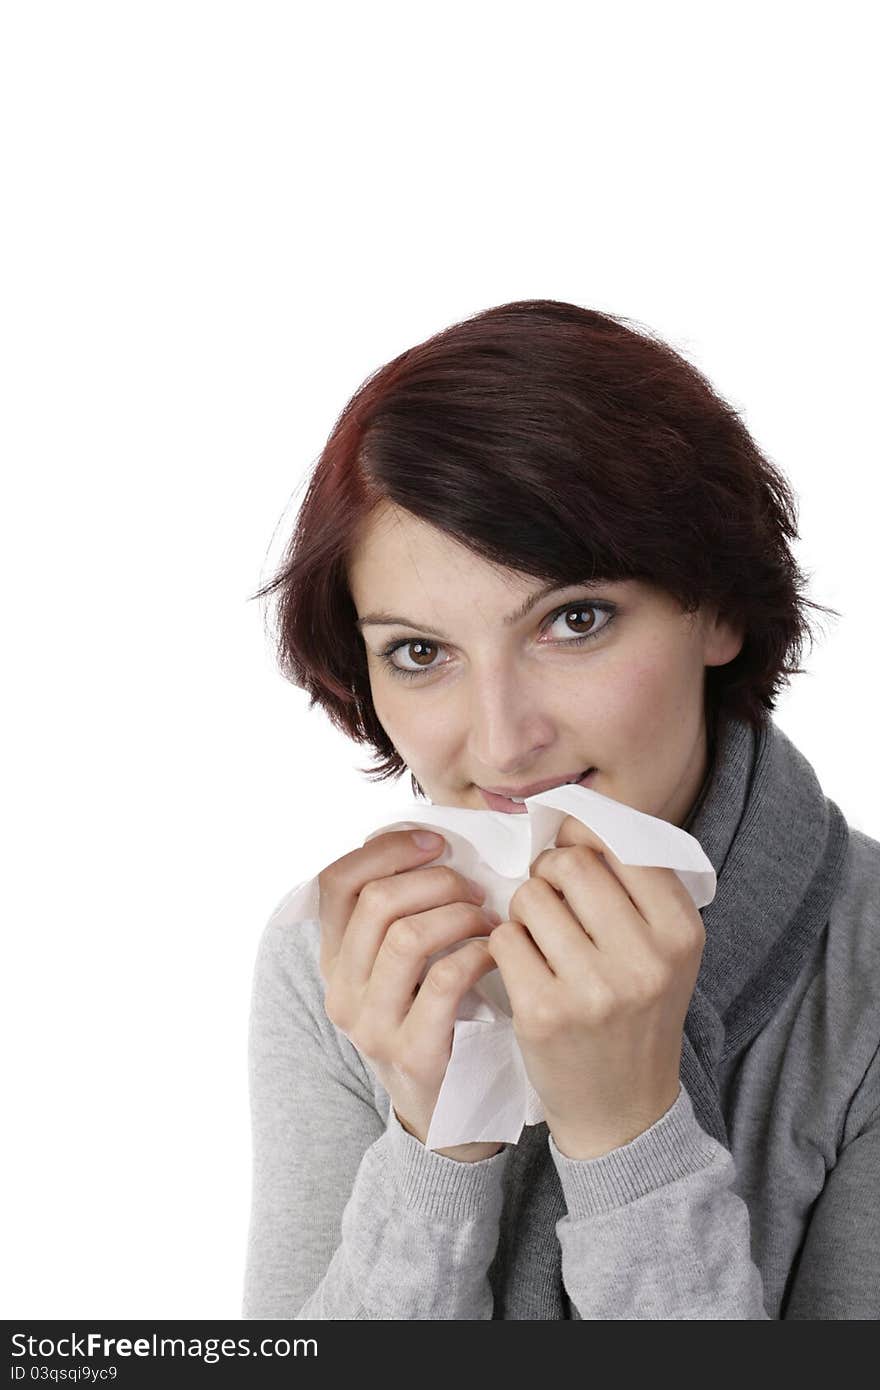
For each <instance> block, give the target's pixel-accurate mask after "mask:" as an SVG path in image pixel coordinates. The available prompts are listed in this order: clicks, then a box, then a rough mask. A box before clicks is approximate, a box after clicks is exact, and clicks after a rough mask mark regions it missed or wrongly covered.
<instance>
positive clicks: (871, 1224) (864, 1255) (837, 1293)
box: [782, 1050, 880, 1322]
mask: <svg viewBox="0 0 880 1390" xmlns="http://www.w3.org/2000/svg"><path fill="white" fill-rule="evenodd" d="M782 1317H783V1318H795V1319H799V1320H809V1321H811V1322H818V1321H826V1320H831V1319H835V1320H836V1319H842V1320H844V1321H854V1320H857V1319H858V1320H861V1319H869V1320H874V1321H876V1320H877V1319H878V1318H880V1050H878V1051H877V1052H875V1053H874V1057H873V1060H872V1062H871V1064H870V1066H869V1067H868V1070H867V1073H866V1075H865V1078H864V1080H863V1082H862V1084H861V1086H860V1087H859V1089H858V1091H857V1092H856V1094H855V1096H854V1097H853V1099H852V1102H851V1103H850V1106H849V1109H848V1113H847V1118H846V1124H845V1126H844V1136H843V1143H842V1146H841V1149H840V1152H839V1154H838V1156H837V1162H836V1164H835V1165H834V1167H833V1168H832V1169H831V1170H830V1172H829V1174H828V1177H827V1178H826V1180H825V1186H824V1187H823V1189H822V1191H821V1193H820V1194H819V1197H818V1198H817V1200H816V1202H815V1204H814V1206H813V1210H812V1212H811V1213H810V1223H809V1225H808V1227H807V1232H806V1235H805V1237H804V1240H803V1243H802V1245H801V1250H800V1255H799V1257H798V1260H797V1262H796V1264H795V1268H794V1272H793V1274H792V1276H791V1279H790V1280H789V1284H788V1287H787V1289H786V1293H785V1297H784V1300H783V1304H782Z"/></svg>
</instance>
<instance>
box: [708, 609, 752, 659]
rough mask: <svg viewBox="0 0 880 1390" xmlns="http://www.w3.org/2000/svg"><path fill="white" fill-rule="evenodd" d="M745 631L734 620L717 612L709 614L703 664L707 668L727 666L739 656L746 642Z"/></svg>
mask: <svg viewBox="0 0 880 1390" xmlns="http://www.w3.org/2000/svg"><path fill="white" fill-rule="evenodd" d="M745 640H746V639H745V631H744V629H743V628H742V626H741V625H740V624H738V623H737V622H735V621H734V619H732V618H725V617H722V616H721V615H720V614H719V613H718V612H717V611H712V612H710V614H709V617H708V620H707V623H706V636H705V642H704V655H703V662H704V664H705V665H706V666H726V665H727V663H728V662H729V661H733V659H734V657H737V656H739V654H740V652H741V651H742V648H743V643H744V642H745Z"/></svg>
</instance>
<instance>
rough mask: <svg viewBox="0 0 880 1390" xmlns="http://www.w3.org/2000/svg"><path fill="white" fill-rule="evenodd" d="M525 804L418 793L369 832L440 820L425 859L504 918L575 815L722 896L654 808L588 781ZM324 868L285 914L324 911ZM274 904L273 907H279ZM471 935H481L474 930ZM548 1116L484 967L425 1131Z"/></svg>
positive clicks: (491, 1133) (515, 1132)
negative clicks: (467, 803) (435, 845)
mask: <svg viewBox="0 0 880 1390" xmlns="http://www.w3.org/2000/svg"><path fill="white" fill-rule="evenodd" d="M523 804H524V806H525V808H526V812H525V814H522V813H516V812H511V813H509V814H508V813H506V812H504V811H489V810H486V811H474V810H470V809H465V808H462V807H457V806H434V805H430V804H429V805H426V804H425V803H423V802H418V801H415V800H414V801H413V802H412V804H411V805H409V806H407V807H405V808H403V807H402V808H401V815H400V819H393V820H389V821H386V822H384V823H383V824H382V825H380V826H379V827H378V828H377V829H375V830H373V831H371V832H370V834H369V835H367V837H366V839H365V840H364V844H366V843H367V842H368V841H369V840H372V839H375V837H376V836H377V835H383V834H386V833H387V832H388V831H392V830H418V829H420V828H422V827H424V828H426V829H430V830H437V831H439V832H440V834H441V835H443V836H444V837H445V838H446V841H447V843H446V846H445V848H444V850H443V852H442V854H439V855H436V856H435V857H434V858H433V859H431V860H429V861H428V864H427V865H426V866H425V867H433V866H434V865H435V864H450V865H451V866H452V867H453V868H454V869H457V870H458V872H459V873H462V874H465V875H466V876H467V877H468V878H473V879H476V881H477V882H478V883H480V884H481V885H482V886H483V887H484V888H485V890H486V897H485V901H484V904H483V905H484V906H485V907H487V908H494V909H495V911H496V912H498V913H500V915H501V917H502V919H503V920H506V919H507V917H508V915H509V913H508V907H509V904H510V900H511V898H512V897H513V894H514V893H515V892H516V890H517V888H518V887H519V886H520V884H521V883H524V882H525V881H526V880H527V879H528V877H529V870H530V867H531V865H532V863H533V862H534V860H535V859H537V857H538V855H539V854H541V853H542V852H543V851H544V850H545V849H550V848H552V847H553V846H554V845H555V842H556V835H557V833H558V831H559V827H560V825H561V824H562V822H563V821H564V820H565V818H566V816H573V817H574V818H575V819H576V820H579V821H580V822H581V823H582V824H583V825H586V826H588V827H589V829H590V830H592V831H593V832H594V833H595V834H596V835H597V836H598V838H599V839H600V840H601V841H602V842H603V844H605V845H606V846H607V848H608V849H609V850H610V851H611V853H612V854H614V855H616V856H617V858H618V859H619V860H620V861H621V863H623V864H634V865H644V866H655V867H656V866H659V867H661V868H669V869H672V870H674V872H675V873H677V874H678V877H679V879H680V880H681V882H682V884H683V885H684V887H685V888H686V889H687V891H688V893H689V894H690V896H691V898H692V899H693V902H694V904H695V906H696V907H697V908H702V907H705V906H707V904H709V903H710V902H711V901H712V899H713V898H714V896H715V889H716V878H715V870H714V868H713V867H712V864H711V862H710V860H709V859H708V857H707V856H706V854H705V853H704V851H703V849H702V847H701V845H700V843H699V841H698V840H696V839H695V838H694V836H693V835H689V834H688V832H687V831H686V830H682V829H681V828H680V827H679V826H677V825H673V824H672V823H671V822H670V821H665V820H661V819H660V818H659V817H657V816H649V815H647V814H646V813H645V812H643V811H637V810H635V809H634V808H633V807H632V806H627V805H626V804H624V803H623V802H620V801H615V800H613V799H612V798H611V797H607V796H603V795H602V793H601V792H597V791H594V790H593V789H592V788H590V787H581V786H577V785H566V786H560V787H554V788H553V789H552V790H551V791H546V792H539V793H538V794H537V795H535V796H530V797H527V798H526V800H525V801H524V803H523ZM318 899H319V893H318V879H317V875H315V877H314V878H311V879H309V880H308V881H307V882H306V883H303V884H299V885H298V886H297V887H296V888H295V889H292V890H291V892H290V893H289V894H288V895H287V896H286V898H285V899H284V900H283V902H282V904H281V905H280V907H279V909H277V912H280V911H281V910H282V909H283V912H284V917H285V919H286V920H288V921H291V922H293V921H307V920H316V921H320V917H319V901H318ZM277 912H276V915H277ZM469 939H471V940H473V939H474V938H469ZM462 944H463V942H456V943H454V944H453V945H452V946H448V947H446V948H445V949H444V950H442V951H438V952H436V953H435V954H434V955H432V956H431V957H429V959H428V960H427V962H426V965H425V968H424V970H423V971H422V975H421V977H420V978H421V979H423V978H424V976H425V975H426V974H427V971H428V970H429V969H430V967H431V965H432V964H433V963H434V961H435V960H439V959H440V957H441V956H443V955H447V954H448V953H449V952H450V951H454V950H456V949H458V948H459V947H460V946H461V945H462ZM544 1118H545V1116H544V1108H543V1106H542V1104H541V1099H540V1096H539V1095H538V1093H537V1091H536V1090H535V1089H534V1087H533V1086H532V1084H531V1082H530V1081H529V1078H528V1075H527V1073H526V1069H525V1063H524V1061H523V1057H522V1053H521V1051H520V1048H519V1044H518V1042H517V1040H516V1035H515V1032H514V1027H513V1021H512V1008H511V1005H510V999H509V997H508V994H507V991H506V989H505V988H504V983H503V980H502V978H501V973H500V971H499V970H497V969H495V970H492V971H490V972H489V973H488V974H487V975H484V976H483V977H482V978H481V979H480V980H479V981H478V982H477V984H476V985H475V986H474V987H473V988H472V989H470V990H468V992H467V993H466V994H465V995H464V996H463V998H462V1000H461V1003H460V1005H459V1010H458V1015H457V1018H456V1021H455V1024H454V1028H453V1037H452V1052H451V1055H450V1058H449V1062H448V1064H447V1068H446V1073H445V1076H444V1078H443V1083H442V1086H441V1089H440V1094H439V1096H438V1097H437V1104H436V1106H435V1107H434V1113H433V1115H432V1117H431V1124H430V1128H429V1130H428V1134H427V1136H426V1140H425V1146H426V1148H429V1149H445V1148H450V1147H452V1146H453V1145H457V1144H469V1143H477V1142H481V1143H511V1144H515V1143H517V1142H518V1140H519V1137H520V1135H521V1133H522V1130H523V1126H524V1125H535V1124H540V1122H541V1121H542V1120H543V1119H544Z"/></svg>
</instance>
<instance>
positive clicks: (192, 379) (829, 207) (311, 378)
mask: <svg viewBox="0 0 880 1390" xmlns="http://www.w3.org/2000/svg"><path fill="white" fill-rule="evenodd" d="M869 18H870V7H869V6H866V5H862V4H856V3H851V4H840V3H838V4H835V5H834V6H833V7H832V6H831V5H830V4H828V5H824V6H817V5H809V4H808V5H803V4H794V3H792V4H773V3H767V0H761V3H750V4H742V3H741V4H739V5H738V6H736V7H730V6H712V5H706V4H704V3H693V4H683V3H670V0H666V3H664V4H662V5H655V4H648V3H645V4H625V3H617V4H615V5H613V6H610V5H607V4H604V3H603V4H594V5H591V4H584V3H579V4H571V5H563V4H554V3H544V4H542V5H540V6H538V7H537V8H535V7H534V6H533V5H526V4H510V3H505V4H482V5H481V4H480V3H478V2H477V3H474V0H471V3H468V4H464V3H451V4H450V3H448V0H447V3H445V4H444V5H443V7H442V8H441V7H437V6H418V5H411V4H399V5H392V4H388V3H384V4H383V3H373V4H368V5H359V4H347V5H343V4H332V3H324V4H322V5H319V6H305V5H299V4H294V3H288V4H268V3H258V0H248V3H235V4H229V3H220V2H219V0H212V3H205V4H198V3H189V2H188V0H173V3H158V2H157V0H150V3H125V2H124V0H122V2H121V3H120V0H114V3H105V4H96V3H82V2H81V3H77V4H68V3H63V4H61V3H58V4H49V3H39V0H28V3H7V4H6V5H5V6H4V7H3V11H2V21H0V23H2V32H0V103H2V107H0V118H2V132H3V135H2V169H0V177H2V191H3V201H4V205H5V206H4V212H3V216H2V219H0V235H2V237H3V241H4V246H3V250H2V257H0V266H2V278H3V284H2V312H0V318H2V330H0V331H2V353H3V361H2V381H3V388H4V391H3V394H4V397H5V403H4V406H3V412H2V414H3V425H2V430H3V436H4V437H3V441H2V445H3V505H2V508H0V525H2V545H0V553H2V564H3V586H2V593H3V607H4V619H3V639H4V640H3V646H4V649H5V650H4V656H5V658H6V659H5V661H4V666H5V670H6V675H5V678H4V682H3V694H4V717H3V723H2V728H3V735H4V746H3V784H4V792H5V795H4V797H3V820H4V824H3V836H2V844H3V849H4V851H5V852H4V856H3V857H4V860H5V868H4V870H3V873H2V878H0V883H2V895H3V898H2V921H3V932H4V943H5V947H6V951H5V965H4V969H3V972H2V979H3V999H2V1014H3V1028H4V1061H5V1068H4V1070H5V1090H6V1097H7V1099H6V1101H5V1113H6V1115H7V1119H8V1122H9V1123H8V1128H7V1134H6V1143H5V1145H4V1149H3V1168H4V1172H3V1196H4V1200H5V1205H6V1211H5V1213H4V1216H3V1224H4V1232H5V1235H4V1240H3V1246H4V1252H3V1253H4V1260H3V1265H4V1268H3V1286H2V1309H0V1312H2V1316H4V1317H14V1316H16V1317H18V1316H21V1317H24V1316H27V1317H30V1318H74V1317H85V1316H92V1317H94V1316H100V1317H102V1318H145V1319H146V1318H156V1319H158V1318H187V1317H193V1318H227V1317H232V1318H236V1317H238V1316H239V1313H240V1299H241V1285H242V1278H243V1268H244V1253H245V1240H246V1234H247V1220H248V1205H249V1184H250V1134H249V1116H248V1109H247V1104H248V1102H247V1085H246V1080H247V1078H246V1034H247V1014H248V1005H249V991H250V983H251V971H252V968H253V960H254V954H255V950H256V945H257V940H258V937H259V934H260V932H261V930H262V927H263V925H264V923H265V921H266V919H267V917H268V915H269V913H270V912H271V910H272V909H273V907H274V906H275V905H276V903H277V901H278V900H279V898H280V897H281V896H283V894H284V893H285V892H286V891H287V889H288V888H290V887H292V886H293V885H294V884H296V883H297V882H299V881H301V880H302V879H304V878H306V877H310V876H311V874H312V873H314V872H317V870H318V869H319V868H320V867H322V866H323V864H325V863H327V862H329V861H330V860H331V859H333V858H335V857H337V856H338V855H339V854H341V853H344V852H345V851H346V850H347V849H349V848H353V847H355V846H356V845H357V844H358V843H360V842H361V840H362V839H363V836H364V835H365V834H366V833H367V830H368V829H369V828H371V822H374V823H377V822H378V821H379V819H380V818H381V819H388V816H387V815H386V809H387V808H390V807H394V806H396V805H398V804H399V803H400V801H401V799H403V800H408V799H409V794H410V787H409V778H408V776H406V777H405V778H404V779H403V780H402V781H400V782H398V783H397V784H391V785H388V784H386V786H385V787H382V788H379V787H377V786H374V785H372V784H370V783H368V782H367V781H366V779H365V778H364V777H362V776H361V774H360V773H359V772H358V770H357V769H358V768H359V767H365V766H367V763H368V760H369V756H368V753H367V750H365V749H360V748H357V747H355V746H354V745H353V744H349V743H348V742H346V741H345V740H344V739H342V737H341V736H340V735H339V734H337V733H336V732H335V731H334V730H333V729H332V728H331V727H330V726H329V724H328V723H327V721H326V720H325V719H324V716H323V715H321V714H320V712H319V711H317V710H314V711H312V712H311V713H309V712H308V711H307V703H306V697H305V696H304V694H303V692H301V691H298V690H296V689H294V688H292V687H291V686H289V685H287V684H285V683H284V681H283V680H282V678H281V677H280V675H279V674H278V673H277V671H276V669H275V666H274V662H273V653H272V649H271V642H270V638H269V631H268V628H267V627H266V626H265V624H266V622H267V615H266V613H265V611H264V607H263V606H261V605H260V604H259V603H258V602H249V601H248V595H250V594H252V593H253V592H254V591H255V590H256V588H257V587H259V585H260V583H262V582H264V581H265V580H266V579H268V578H269V576H270V575H271V574H272V573H274V568H275V564H276V563H277V561H278V559H279V558H280V554H281V550H282V548H283V544H284V542H285V541H286V539H287V536H288V534H289V531H290V526H291V524H292V520H293V515H294V512H295V507H296V505H298V502H299V500H301V495H302V486H303V482H304V479H305V477H306V474H307V472H308V470H309V469H310V468H311V467H312V465H313V464H314V462H315V460H316V458H317V456H318V454H319V452H320V450H321V448H322V447H323V444H324V442H325V440H326V437H327V434H328V433H329V431H330V429H331V427H332V425H333V422H334V421H335V418H336V416H337V414H338V412H339V410H340V409H341V407H342V406H343V404H344V403H345V401H346V400H347V399H348V397H349V396H350V395H351V393H352V392H353V391H354V390H355V388H356V387H357V386H358V385H359V384H360V382H361V381H362V380H363V379H364V377H366V376H367V375H368V374H369V373H371V372H372V371H374V370H375V369H376V368H377V367H378V366H380V365H381V364H382V363H383V362H385V361H387V360H388V358H389V357H391V356H393V355H395V354H396V353H398V352H400V351H402V350H403V349H404V348H405V347H408V346H410V345H412V344H413V343H415V342H417V341H420V340H421V339H423V338H424V337H426V336H427V335H428V334H430V333H433V332H435V331H437V330H438V329H440V328H442V327H444V326H446V325H447V324H450V323H452V322H454V321H456V320H457V319H459V318H461V317H463V316H464V315H466V314H469V313H473V312H475V311H477V310H479V309H482V308H487V307H488V306H490V305H493V304H499V303H502V302H504V301H506V300H509V299H518V298H531V297H547V298H556V299H566V300H571V301H574V302H576V303H579V304H583V305H587V306H590V307H594V308H599V309H604V310H606V311H608V312H611V313H617V314H623V315H627V316H629V317H631V318H634V319H636V320H638V321H640V322H641V323H643V324H645V325H647V326H649V327H651V328H653V329H654V330H656V331H658V332H659V333H661V334H662V335H663V336H664V337H666V338H667V340H668V341H670V342H671V343H672V344H673V345H674V346H675V347H677V348H678V349H679V350H680V351H682V352H683V353H685V355H687V356H689V357H690V358H691V359H692V360H693V361H694V362H695V363H696V364H697V365H698V366H699V367H700V368H701V369H702V370H703V371H704V372H706V373H707V374H708V376H709V377H710V379H711V380H712V381H713V382H714V384H715V385H716V386H717V388H718V389H719V390H720V391H721V393H722V394H723V395H725V396H726V397H727V399H728V400H730V401H731V402H732V403H734V404H735V406H736V407H737V408H738V409H740V410H742V411H743V413H744V416H745V419H746V423H747V424H748V426H749V428H750V429H751V430H752V432H753V434H754V436H755V438H756V439H757V441H758V443H759V444H760V445H761V447H762V448H763V449H764V450H765V451H766V452H767V453H768V454H769V456H770V457H771V458H772V459H773V461H774V462H775V463H776V464H777V465H778V466H780V467H781V468H782V470H783V472H784V473H785V475H786V476H787V478H788V479H789V481H790V482H791V483H792V486H793V487H794V490H795V493H796V496H797V497H798V499H799V522H800V531H801V540H800V542H799V543H798V545H797V547H796V556H797V558H798V560H799V561H800V563H801V565H802V566H803V567H804V568H805V569H806V571H807V572H808V575H809V578H810V584H809V589H808V594H809V596H810V597H812V598H814V599H816V600H817V601H818V602H821V603H826V604H830V605H832V606H833V607H836V608H838V609H839V610H841V612H842V614H843V616H842V618H841V620H839V621H836V622H829V623H827V624H826V627H825V634H826V635H825V637H824V638H823V637H822V636H821V632H820V633H819V634H818V640H817V645H816V646H815V647H814V648H813V650H812V652H810V651H809V650H807V652H806V665H807V668H808V674H806V675H802V676H797V677H795V678H794V680H793V682H792V685H791V686H790V688H789V690H788V692H787V693H786V695H785V696H784V697H783V699H782V701H781V702H780V704H779V705H778V707H777V712H776V719H777V722H778V723H779V724H780V725H781V727H782V728H783V729H784V730H785V732H786V733H787V734H788V735H789V736H790V737H791V738H792V739H793V740H794V741H795V743H796V744H797V746H798V747H799V748H800V749H801V750H802V751H803V752H804V754H805V755H806V756H807V757H808V758H809V760H810V761H811V762H812V764H813V766H814V767H815V769H816V771H817V773H818V775H819V778H820V781H821V782H822V784H823V786H824V788H825V790H826V792H827V793H828V795H830V796H831V797H833V798H834V800H836V801H837V803H838V804H839V805H840V807H841V808H842V809H843V811H844V813H845V815H846V816H847V819H848V820H849V821H850V824H851V825H853V826H855V827H857V828H860V829H862V830H864V831H866V832H867V833H868V834H871V835H872V836H874V837H877V838H880V811H878V805H877V801H876V797H875V784H876V781H877V774H878V770H880V768H878V754H877V746H876V741H875V713H876V705H875V701H876V690H877V678H878V674H880V669H878V654H877V653H878V611H877V598H878V585H877V579H876V575H877V568H876V556H877V514H876V503H877V486H876V478H877V468H878V457H877V418H876V410H877V407H876V399H877V398H876V379H877V368H878V360H877V351H876V341H877V327H876V325H877V311H878V296H877V281H876V247H877V244H878V227H877V220H876V215H875V212H874V207H875V204H874V201H873V195H874V193H875V192H876V188H875V178H874V175H873V173H872V172H871V171H872V169H873V167H874V160H875V155H876V120H877V109H876V100H875V99H874V98H873V97H871V96H869V93H870V92H871V91H872V90H876V84H875V80H874V79H875V76H876V74H875V72H874V67H875V62H874V52H875V50H873V48H872V47H871V45H869V44H868V42H867V35H866V33H865V26H866V25H867V23H868V21H869ZM822 621H823V622H824V621H825V620H824V619H823V620H822ZM329 797H333V798H334V800H335V799H337V798H340V797H341V798H342V799H343V800H345V801H346V802H347V803H348V804H349V805H350V807H351V820H350V822H348V823H345V824H343V823H342V822H341V821H340V818H339V817H338V815H336V814H335V813H334V816H333V818H332V821H331V820H330V818H329V817H328V818H327V819H324V818H322V816H321V814H320V807H321V805H322V803H326V799H327V798H329ZM304 798H308V799H309V801H310V803H312V804H314V805H316V806H317V808H318V809H317V811H316V813H315V814H314V815H312V814H310V815H309V817H308V818H304V817H301V816H300V814H299V808H300V806H301V804H302V801H303V799H304Z"/></svg>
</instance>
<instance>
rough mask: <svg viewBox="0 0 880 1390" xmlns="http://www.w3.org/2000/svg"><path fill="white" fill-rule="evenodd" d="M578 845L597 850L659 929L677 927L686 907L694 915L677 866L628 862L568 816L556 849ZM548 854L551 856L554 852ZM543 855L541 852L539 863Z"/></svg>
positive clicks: (641, 911) (641, 913) (623, 886)
mask: <svg viewBox="0 0 880 1390" xmlns="http://www.w3.org/2000/svg"><path fill="white" fill-rule="evenodd" d="M574 845H586V846H587V847H588V848H590V849H593V850H595V851H596V853H597V855H598V856H599V857H600V862H601V863H603V864H604V865H605V867H606V868H607V869H608V871H609V873H611V874H613V876H614V877H615V878H616V879H617V881H618V883H619V884H620V885H621V887H622V888H623V889H624V891H625V892H626V894H627V897H628V898H629V899H630V901H631V902H632V904H633V906H634V907H635V909H636V911H637V912H638V913H639V915H640V917H642V918H643V920H644V921H646V922H648V923H650V924H651V925H652V926H654V927H656V928H658V929H659V930H663V929H664V928H667V927H674V926H675V925H676V923H677V922H678V921H679V920H680V918H681V914H682V910H683V911H684V912H685V913H686V914H688V915H690V913H691V910H692V909H693V899H692V898H691V895H690V893H688V891H687V889H686V888H685V886H684V884H683V883H682V881H681V879H680V878H679V876H678V874H677V873H676V872H675V870H674V869H670V868H668V867H667V866H665V865H654V864H624V863H623V862H622V860H620V859H618V857H617V855H616V854H615V853H614V851H613V850H611V849H609V848H608V846H607V845H606V844H605V843H604V841H603V840H600V839H599V836H598V835H597V834H596V832H595V831H594V830H591V829H590V827H589V826H587V825H583V824H582V822H580V821H578V820H577V819H575V818H574V817H573V816H566V818H565V820H564V821H563V822H562V825H561V826H560V828H559V832H558V834H557V836H556V848H557V849H565V848H569V847H571V846H574ZM544 853H546V854H548V855H550V854H552V853H554V851H553V850H546V851H545V852H544ZM542 857H543V856H542V855H539V856H538V859H536V860H535V864H537V863H539V862H540V860H541V858H542ZM533 867H534V865H533Z"/></svg>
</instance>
